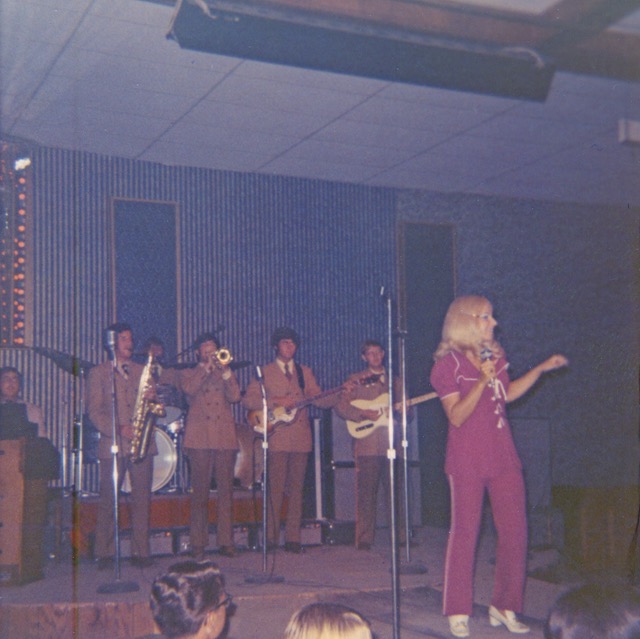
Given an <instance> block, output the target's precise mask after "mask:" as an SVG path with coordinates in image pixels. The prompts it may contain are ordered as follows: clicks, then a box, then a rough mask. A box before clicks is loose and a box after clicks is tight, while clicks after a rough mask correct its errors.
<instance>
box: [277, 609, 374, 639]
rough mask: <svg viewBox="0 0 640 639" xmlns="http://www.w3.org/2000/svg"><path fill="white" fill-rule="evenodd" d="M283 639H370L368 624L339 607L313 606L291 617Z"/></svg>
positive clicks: (362, 618)
mask: <svg viewBox="0 0 640 639" xmlns="http://www.w3.org/2000/svg"><path fill="white" fill-rule="evenodd" d="M284 637H285V639H372V637H373V635H372V634H371V626H370V624H369V622H368V621H367V620H366V619H365V618H364V617H363V616H362V615H361V614H360V613H358V612H356V611H355V610H353V609H351V608H347V607H346V606H341V605H340V604H331V603H314V604H309V605H308V606H305V607H304V608H300V610H298V611H296V612H295V613H293V616H292V617H291V619H290V620H289V623H288V624H287V628H286V630H285V631H284Z"/></svg>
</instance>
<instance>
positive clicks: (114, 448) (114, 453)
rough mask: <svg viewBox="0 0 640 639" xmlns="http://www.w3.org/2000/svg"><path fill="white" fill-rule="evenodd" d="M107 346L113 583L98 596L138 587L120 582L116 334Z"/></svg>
mask: <svg viewBox="0 0 640 639" xmlns="http://www.w3.org/2000/svg"><path fill="white" fill-rule="evenodd" d="M107 344H108V346H109V356H110V358H111V361H112V366H111V437H112V438H113V439H112V442H113V443H112V445H111V459H112V462H113V525H114V537H113V541H114V544H115V569H114V570H115V573H114V578H115V581H112V582H110V583H106V584H102V585H101V586H98V588H97V592H98V593H100V594H111V593H117V592H136V591H138V590H140V586H139V585H138V584H137V583H136V582H135V581H121V580H120V525H119V521H118V483H119V482H118V443H117V441H118V440H117V439H116V437H117V428H116V421H117V418H116V416H117V414H118V412H117V397H116V366H117V365H118V362H117V360H116V352H115V349H116V333H115V331H107Z"/></svg>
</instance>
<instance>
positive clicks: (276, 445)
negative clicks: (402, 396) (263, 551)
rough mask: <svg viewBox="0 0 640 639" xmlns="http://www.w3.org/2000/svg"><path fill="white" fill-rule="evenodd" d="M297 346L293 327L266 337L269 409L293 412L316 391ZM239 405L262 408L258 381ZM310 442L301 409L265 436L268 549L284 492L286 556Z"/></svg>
mask: <svg viewBox="0 0 640 639" xmlns="http://www.w3.org/2000/svg"><path fill="white" fill-rule="evenodd" d="M299 344H300V338H299V337H298V334H297V333H296V332H295V331H294V330H293V329H292V328H288V327H281V328H278V329H276V330H275V331H274V333H273V335H272V337H271V345H272V347H273V348H274V350H275V353H276V358H275V360H274V361H273V362H271V363H270V364H267V365H266V366H265V367H264V369H263V377H264V385H265V391H266V396H267V406H268V408H269V410H272V409H274V408H276V407H283V408H285V409H292V408H293V407H294V406H295V405H296V404H297V403H300V402H302V401H305V400H307V399H310V398H312V397H315V396H317V395H320V393H321V390H320V387H319V386H318V382H317V381H316V378H315V376H314V374H313V372H312V370H311V369H310V368H309V367H308V366H300V365H299V364H297V363H296V362H294V359H293V358H294V355H295V354H296V351H297V349H298V345H299ZM338 397H339V396H338V394H335V395H329V396H327V397H325V398H323V399H321V400H320V399H318V400H316V401H313V402H312V403H313V405H314V406H318V407H319V408H331V407H332V406H334V405H335V403H336V402H337V401H338ZM243 404H244V406H245V408H247V409H248V410H250V411H259V410H261V409H262V391H261V389H260V383H259V381H258V380H256V379H254V380H252V381H251V383H250V384H249V386H248V387H247V391H246V394H245V396H244V398H243ZM311 441H312V438H311V426H310V423H309V413H308V409H307V408H305V407H301V408H299V409H298V410H297V412H296V414H295V417H294V418H293V420H292V421H290V422H288V423H286V424H283V425H281V426H278V427H276V428H275V430H274V431H273V433H272V434H271V436H270V437H269V459H268V464H269V469H268V478H269V486H268V488H269V508H268V516H267V524H268V525H267V547H270V548H274V547H275V546H276V545H277V543H278V537H279V532H280V512H281V509H282V501H283V498H284V494H285V492H286V494H287V496H288V504H287V519H286V527H285V545H284V549H285V551H287V552H293V553H301V552H302V545H301V543H300V527H301V524H302V490H303V486H304V477H305V473H306V469H307V461H308V458H309V453H310V452H311Z"/></svg>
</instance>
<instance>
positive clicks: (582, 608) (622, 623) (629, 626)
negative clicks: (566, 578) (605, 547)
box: [544, 583, 640, 639]
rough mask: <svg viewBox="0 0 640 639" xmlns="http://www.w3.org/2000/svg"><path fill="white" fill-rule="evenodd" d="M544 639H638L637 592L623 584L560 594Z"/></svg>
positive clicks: (639, 602) (639, 612)
mask: <svg viewBox="0 0 640 639" xmlns="http://www.w3.org/2000/svg"><path fill="white" fill-rule="evenodd" d="M544 636H545V637H546V639H640V593H639V592H638V591H637V590H636V589H635V588H633V587H631V586H628V585H623V584H596V583H593V584H586V585H584V586H580V587H577V588H574V589H572V590H570V591H568V592H566V593H565V594H563V595H561V596H560V597H559V598H558V600H557V601H556V602H555V604H554V605H553V607H552V608H551V611H550V612H549V616H548V618H547V622H546V625H545V629H544Z"/></svg>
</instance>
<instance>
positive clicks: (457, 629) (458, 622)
mask: <svg viewBox="0 0 640 639" xmlns="http://www.w3.org/2000/svg"><path fill="white" fill-rule="evenodd" d="M449 630H450V631H451V634H452V635H453V636H454V637H468V636H469V615H449Z"/></svg>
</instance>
